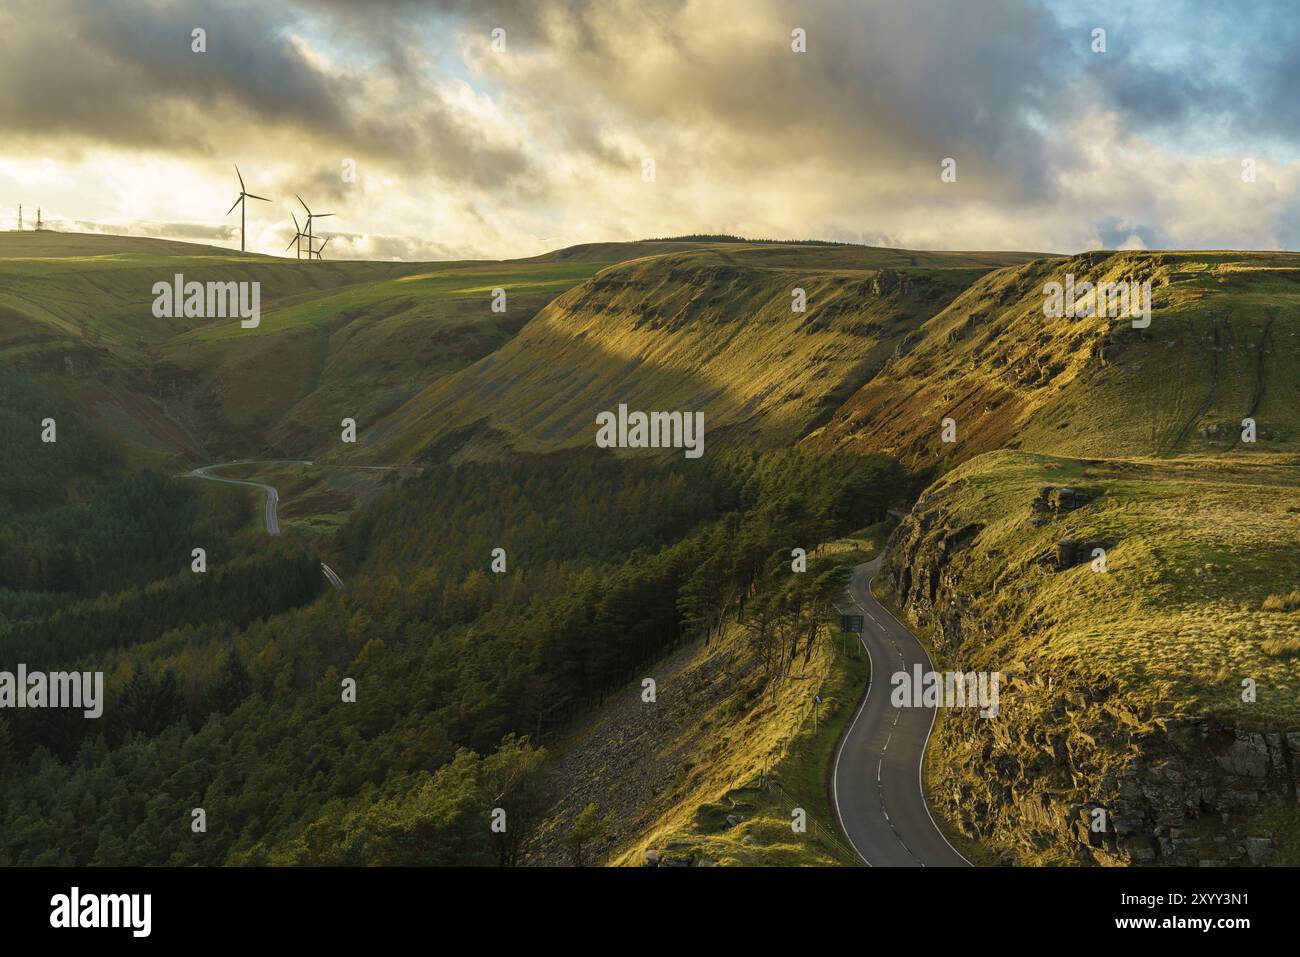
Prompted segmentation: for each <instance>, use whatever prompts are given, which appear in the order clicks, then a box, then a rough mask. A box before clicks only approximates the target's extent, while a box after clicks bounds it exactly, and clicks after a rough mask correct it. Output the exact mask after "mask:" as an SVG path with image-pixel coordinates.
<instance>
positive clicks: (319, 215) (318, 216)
mask: <svg viewBox="0 0 1300 957" xmlns="http://www.w3.org/2000/svg"><path fill="white" fill-rule="evenodd" d="M293 195H294V196H295V197H297V199H298V202H300V203H302V197H301V196H298V194H297V193H294V194H293ZM302 208H303V209H306V210H307V258H308V259H311V255H312V253H313V252H314V250H313V249H312V245H311V221H312V220H313V219H324V218H325V217H326V216H333V215H334V214H333V213H313V212H312V211H311V210H310V209H308V208H307V204H306V203H302ZM326 242H329V240H326Z"/></svg>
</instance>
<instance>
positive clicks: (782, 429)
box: [358, 243, 1026, 461]
mask: <svg viewBox="0 0 1300 957" xmlns="http://www.w3.org/2000/svg"><path fill="white" fill-rule="evenodd" d="M648 245H649V246H651V247H659V246H663V245H664V244H663V243H651V244H648ZM1025 258H1026V255H1025V254H1015V253H1008V254H943V253H931V254H911V253H906V252H900V251H897V250H875V249H871V248H868V247H841V246H799V245H793V244H784V245H758V244H718V245H716V246H714V247H712V248H707V249H694V250H688V251H683V252H674V253H670V254H662V255H656V256H650V257H645V258H639V259H633V260H629V261H628V262H626V263H623V264H620V265H618V266H614V267H610V268H607V269H605V270H603V271H601V272H600V273H599V274H597V275H596V276H594V277H593V278H591V279H589V280H587V281H586V282H584V283H582V284H581V285H578V286H576V287H575V288H574V289H572V290H570V291H569V292H567V293H565V294H563V295H562V296H560V297H559V298H557V299H556V300H555V301H554V302H553V303H552V304H551V305H550V306H548V307H547V308H546V309H544V310H542V312H540V313H539V314H538V315H537V317H536V318H535V319H533V320H532V321H531V322H529V323H528V325H527V326H525V327H524V329H523V330H521V332H520V333H519V335H518V336H516V337H515V338H514V339H512V340H511V341H510V342H509V343H508V344H506V345H505V346H503V347H502V348H501V349H500V350H498V351H497V352H495V353H493V354H492V355H490V356H487V357H485V358H483V359H481V360H480V361H478V362H476V363H473V364H472V365H469V366H467V367H466V368H465V369H464V370H463V371H461V372H460V373H458V374H456V375H454V376H450V377H448V378H446V379H444V380H442V381H440V382H438V383H436V384H434V385H433V386H431V387H429V388H428V389H426V390H425V391H424V392H422V393H421V394H420V395H419V396H417V397H416V398H415V399H413V400H412V401H411V402H409V403H407V404H406V405H404V406H402V407H401V408H399V409H398V410H397V411H396V412H395V413H394V414H393V415H392V416H390V417H389V418H388V419H387V420H385V421H384V422H383V423H381V424H380V425H379V426H377V427H376V428H375V429H374V430H373V431H372V432H371V433H370V434H369V435H368V436H367V443H366V444H365V445H362V446H361V447H359V449H358V454H359V455H361V456H363V460H364V457H365V456H369V457H372V458H374V460H376V461H378V460H381V459H382V460H391V461H407V460H411V459H413V458H415V457H416V456H418V455H419V454H420V453H421V451H422V450H425V449H427V448H429V447H430V446H436V445H439V444H440V443H444V442H446V441H448V440H451V439H456V440H457V441H460V442H465V441H466V434H467V432H472V433H473V434H472V437H470V438H469V441H468V444H467V445H466V446H465V449H464V454H466V455H468V456H479V457H482V456H489V457H490V456H491V455H493V454H499V452H500V450H501V449H502V448H503V447H510V448H515V449H519V450H527V451H542V450H551V449H555V448H563V447H573V446H581V445H590V444H591V443H592V441H593V436H594V430H595V426H594V422H595V416H596V414H597V413H598V412H600V411H602V410H607V409H608V410H612V409H615V408H616V407H617V405H618V404H619V403H620V402H625V403H627V404H628V405H629V408H632V409H645V410H674V409H683V410H702V411H703V412H704V417H705V428H706V433H707V435H708V436H709V440H710V441H714V442H716V441H720V440H721V441H727V440H729V439H730V440H733V441H734V440H737V439H740V440H743V441H745V442H749V443H757V444H760V445H764V444H765V445H781V444H789V443H791V442H794V441H796V440H797V439H798V438H799V437H800V436H801V435H802V434H804V432H805V431H807V430H808V429H809V428H810V427H813V426H815V425H817V424H818V423H819V422H820V421H822V420H823V419H825V418H826V417H828V416H829V415H830V414H831V413H832V412H833V411H834V410H835V408H836V407H837V406H838V405H839V404H840V402H842V401H843V400H844V399H845V398H846V397H847V396H848V395H849V394H851V393H852V392H853V391H854V390H855V389H857V388H858V387H859V386H860V385H862V383H864V382H866V381H868V380H869V379H870V377H871V376H873V375H874V374H875V373H876V372H877V371H878V370H879V369H880V368H881V367H882V366H883V365H884V364H885V362H886V360H887V359H888V358H889V357H890V355H891V354H892V353H893V352H894V351H895V349H896V348H898V346H899V344H900V343H901V342H902V341H903V340H904V339H905V337H906V336H907V335H908V334H909V333H910V332H912V331H913V330H914V329H915V328H916V327H917V326H918V325H919V324H920V323H922V322H924V321H925V320H926V319H928V318H929V317H930V316H932V315H934V314H935V313H936V312H938V311H939V310H941V309H943V307H944V306H945V305H946V304H947V303H949V302H951V301H952V300H953V299H954V298H955V297H956V296H957V295H958V294H959V293H961V291H962V290H964V289H965V288H967V287H968V286H969V285H970V284H971V283H973V282H975V281H976V280H977V279H978V278H979V276H980V275H982V274H983V273H984V272H986V271H987V270H988V269H989V268H990V265H991V262H992V261H994V260H996V261H998V262H1003V263H1005V262H1021V261H1024V259H1025ZM796 288H801V289H803V290H804V291H805V294H806V297H807V309H806V311H805V312H795V311H794V310H793V309H792V294H793V291H794V290H795V289H796Z"/></svg>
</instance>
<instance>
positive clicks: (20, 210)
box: [18, 204, 23, 233]
mask: <svg viewBox="0 0 1300 957" xmlns="http://www.w3.org/2000/svg"><path fill="white" fill-rule="evenodd" d="M18 231H19V232H20V233H21V232H22V231H23V207H22V204H19V206H18Z"/></svg>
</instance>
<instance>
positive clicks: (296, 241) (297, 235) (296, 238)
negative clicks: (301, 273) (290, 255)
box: [284, 213, 311, 259]
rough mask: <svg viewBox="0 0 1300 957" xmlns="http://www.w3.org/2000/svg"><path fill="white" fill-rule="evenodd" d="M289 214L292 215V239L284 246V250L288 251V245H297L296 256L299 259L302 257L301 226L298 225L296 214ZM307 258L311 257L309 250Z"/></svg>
mask: <svg viewBox="0 0 1300 957" xmlns="http://www.w3.org/2000/svg"><path fill="white" fill-rule="evenodd" d="M289 215H290V216H293V239H291V240H289V245H288V246H285V247H284V251H285V252H288V251H289V246H293V245H297V247H298V249H297V258H298V259H301V258H302V237H303V232H302V227H301V226H299V225H298V217H297V216H294V215H293V213H290V214H289ZM307 258H309V259H310V258H311V254H310V252H309V253H308V256H307Z"/></svg>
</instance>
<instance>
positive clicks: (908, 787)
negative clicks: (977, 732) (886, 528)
mask: <svg viewBox="0 0 1300 957" xmlns="http://www.w3.org/2000/svg"><path fill="white" fill-rule="evenodd" d="M880 561H881V556H877V557H876V558H874V559H872V560H871V561H869V562H867V563H865V564H863V565H859V566H858V567H857V568H855V569H854V570H853V578H852V579H851V581H850V582H849V587H848V589H847V591H848V597H847V598H846V599H845V602H846V604H847V605H849V606H855V610H856V611H860V612H861V614H862V616H863V619H864V621H863V626H864V627H863V633H862V639H861V641H862V646H863V647H864V648H865V649H866V650H867V655H868V657H869V658H870V661H871V682H870V684H869V685H868V686H867V693H866V695H865V696H864V697H863V699H862V704H861V705H860V706H859V707H858V711H857V713H856V714H855V715H854V716H853V720H852V721H851V722H850V723H849V727H848V730H847V731H846V732H845V734H844V737H843V738H842V739H841V740H840V744H839V748H838V749H837V750H836V752H835V764H834V767H833V769H832V771H831V798H832V804H833V806H834V809H835V814H836V816H837V817H838V818H839V824H840V830H842V831H843V832H844V834H845V836H846V837H847V838H848V840H849V844H850V845H851V846H852V847H853V849H854V850H855V851H857V852H858V855H859V856H860V857H861V858H862V859H863V860H864V861H866V862H867V863H868V864H871V865H873V866H876V867H969V866H970V862H969V861H967V860H966V859H965V858H964V857H962V855H961V854H960V853H959V852H958V851H957V850H956V849H955V848H954V847H953V846H952V845H951V844H949V843H948V839H947V838H946V837H944V835H943V833H942V832H941V831H940V830H939V828H938V826H937V825H936V824H935V823H934V818H933V817H931V815H930V808H929V806H928V805H927V804H926V800H925V792H924V790H923V789H922V786H921V765H922V762H923V761H924V759H925V746H926V742H927V741H928V740H929V737H930V732H931V731H932V730H933V728H934V719H935V716H936V714H937V709H935V708H924V707H915V708H895V707H894V706H893V705H892V704H891V703H890V701H889V697H890V690H891V684H890V678H891V676H892V675H893V674H894V673H895V672H898V671H906V672H908V673H909V674H910V673H911V671H912V666H913V665H915V664H918V663H919V664H920V665H921V668H922V669H923V670H924V671H930V670H932V668H933V666H932V665H931V664H930V656H929V655H927V654H926V652H925V648H923V647H922V646H921V643H920V642H919V641H918V640H917V639H916V636H915V635H913V634H912V633H911V632H910V631H908V630H907V628H906V627H905V626H904V625H903V624H901V623H900V622H899V621H898V619H896V618H895V617H894V616H893V615H891V614H890V613H889V612H888V611H887V610H885V608H884V607H883V606H881V604H880V603H879V602H877V601H876V600H875V598H873V597H872V595H871V580H872V579H873V578H874V577H875V575H876V572H877V571H878V570H879V568H880Z"/></svg>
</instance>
